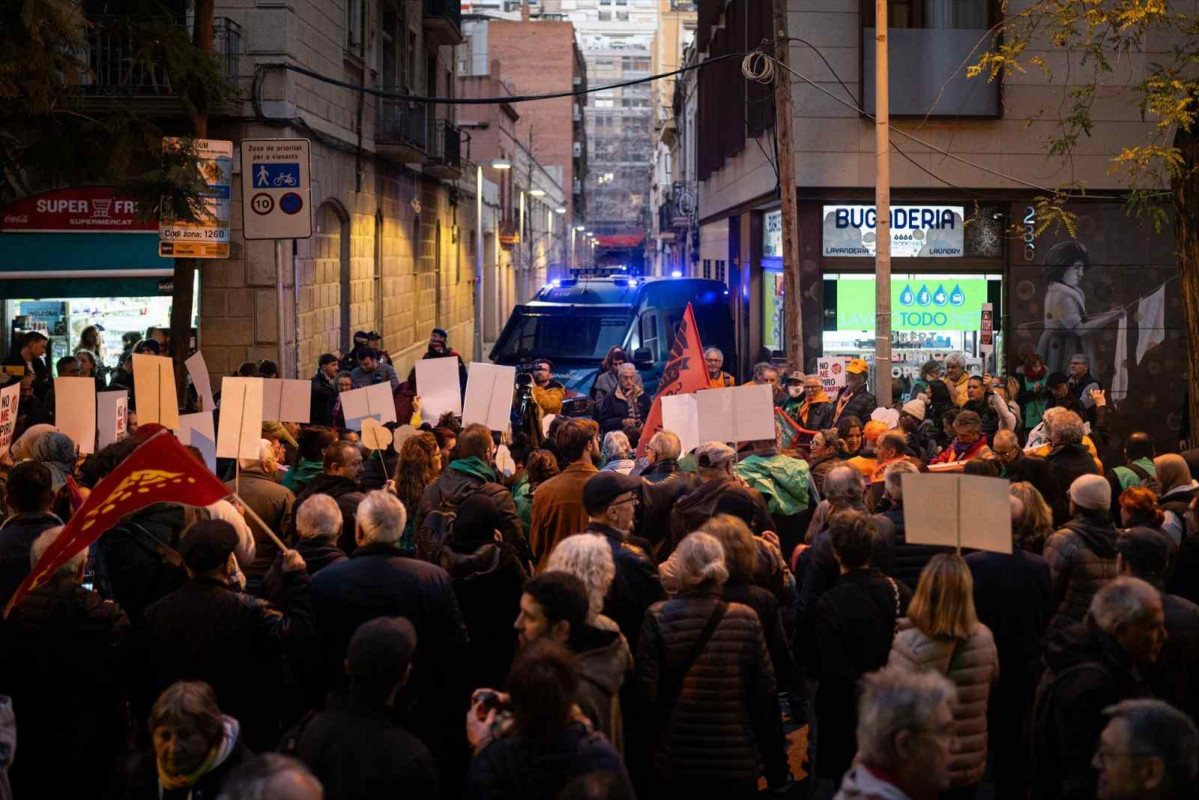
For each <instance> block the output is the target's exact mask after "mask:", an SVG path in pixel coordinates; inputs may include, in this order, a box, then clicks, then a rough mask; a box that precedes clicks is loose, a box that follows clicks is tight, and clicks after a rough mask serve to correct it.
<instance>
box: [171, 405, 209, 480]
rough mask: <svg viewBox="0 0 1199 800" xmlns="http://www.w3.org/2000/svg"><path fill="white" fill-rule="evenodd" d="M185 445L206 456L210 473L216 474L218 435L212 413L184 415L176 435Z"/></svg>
mask: <svg viewBox="0 0 1199 800" xmlns="http://www.w3.org/2000/svg"><path fill="white" fill-rule="evenodd" d="M176 436H178V438H179V441H180V442H182V443H183V444H185V445H187V444H189V445H191V446H192V447H195V448H196V449H197V450H199V451H200V455H202V456H204V463H205V464H207V465H208V470H209V471H210V472H216V434H215V433H213V429H212V413H211V412H208V411H201V412H200V413H199V414H184V415H183V416H181V417H180V418H179V432H178V433H177V434H176Z"/></svg>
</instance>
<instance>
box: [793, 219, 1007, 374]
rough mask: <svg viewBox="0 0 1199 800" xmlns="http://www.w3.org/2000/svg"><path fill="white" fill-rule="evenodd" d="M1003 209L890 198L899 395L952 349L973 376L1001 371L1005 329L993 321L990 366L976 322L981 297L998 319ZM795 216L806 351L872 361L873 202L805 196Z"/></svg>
mask: <svg viewBox="0 0 1199 800" xmlns="http://www.w3.org/2000/svg"><path fill="white" fill-rule="evenodd" d="M1007 211H1008V209H1007V208H1004V207H999V206H996V207H994V208H990V207H982V208H976V207H975V206H974V204H973V203H971V204H965V203H962V202H961V201H957V202H954V201H951V200H946V201H941V200H924V199H922V200H919V201H907V200H904V199H898V200H896V201H895V202H894V203H893V205H892V208H891V353H892V375H893V377H895V378H896V379H897V380H899V382H900V384H901V385H902V386H903V387H904V391H905V394H906V393H907V391H908V389H909V388H910V385H911V382H912V381H914V380H915V379H916V378H917V377H918V376H919V372H920V367H921V366H922V365H923V364H924V363H925V362H927V361H929V360H934V359H935V360H944V358H945V356H946V355H948V354H949V353H951V352H963V353H965V354H966V355H967V359H968V362H969V365H970V369H971V371H974V372H982V371H983V370H984V369H989V370H991V371H995V370H996V369H1002V368H1003V366H1004V365H1003V364H1002V358H1003V356H1002V353H1003V328H1002V325H1000V324H996V334H997V338H998V341H997V343H996V350H995V352H996V353H997V354H998V355H997V356H995V357H992V359H991V360H989V361H987V362H986V363H984V359H983V354H982V353H981V352H980V348H979V345H980V342H979V328H980V326H981V317H982V311H983V306H984V305H985V304H987V303H990V304H991V306H992V309H993V312H994V315H995V320H996V321H997V323H998V321H999V320H1002V319H1003V314H1004V307H1003V300H1004V275H1005V269H1004V267H1005V263H1004V257H1005V252H1004V230H1005V226H1006V225H1007ZM800 216H801V223H800V224H801V225H802V226H803V228H804V234H805V246H804V256H805V257H804V263H803V270H802V277H801V281H802V282H801V289H802V291H803V295H804V303H803V306H804V317H805V319H804V329H805V332H806V333H807V335H806V336H805V345H806V347H805V351H806V353H807V354H808V355H809V356H811V355H816V354H819V355H823V356H826V357H831V356H847V357H858V358H864V359H865V360H866V361H868V362H870V363H871V364H873V361H874V352H875V280H874V272H875V263H874V257H875V252H876V247H877V219H876V215H875V209H874V206H873V205H867V204H863V203H861V202H860V201H857V202H855V201H837V200H833V199H830V200H821V201H809V202H806V203H804V204H802V206H801V212H800ZM967 220H969V224H967ZM817 315H818V317H817ZM815 331H819V334H818V335H817V334H816V333H815ZM814 350H816V351H819V352H818V353H813V351H814ZM995 358H998V359H999V363H998V364H996V362H995Z"/></svg>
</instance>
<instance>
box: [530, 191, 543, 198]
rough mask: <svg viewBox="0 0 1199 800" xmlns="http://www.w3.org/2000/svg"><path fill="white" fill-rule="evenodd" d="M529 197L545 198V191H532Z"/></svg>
mask: <svg viewBox="0 0 1199 800" xmlns="http://www.w3.org/2000/svg"><path fill="white" fill-rule="evenodd" d="M529 197H545V191H544V190H543V189H530V190H529Z"/></svg>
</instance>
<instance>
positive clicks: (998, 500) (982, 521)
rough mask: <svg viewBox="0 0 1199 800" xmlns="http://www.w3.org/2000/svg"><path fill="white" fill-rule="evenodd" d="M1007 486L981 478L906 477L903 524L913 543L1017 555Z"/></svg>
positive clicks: (944, 476)
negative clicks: (1013, 539) (1015, 553)
mask: <svg viewBox="0 0 1199 800" xmlns="http://www.w3.org/2000/svg"><path fill="white" fill-rule="evenodd" d="M1010 497H1011V496H1010V490H1009V483H1008V481H1006V480H1004V479H1002V478H987V477H984V476H982V475H923V474H911V473H905V474H904V475H903V524H904V530H905V535H906V537H907V541H908V543H910V544H933V545H943V546H946V547H957V548H962V547H969V548H974V549H976V550H989V551H990V552H992V553H1011V552H1012V505H1011V499H1010Z"/></svg>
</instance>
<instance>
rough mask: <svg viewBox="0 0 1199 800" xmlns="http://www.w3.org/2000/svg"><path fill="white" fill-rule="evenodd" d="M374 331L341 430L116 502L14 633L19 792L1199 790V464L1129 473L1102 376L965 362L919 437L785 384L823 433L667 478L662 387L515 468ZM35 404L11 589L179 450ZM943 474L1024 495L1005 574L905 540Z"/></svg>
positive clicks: (360, 356) (21, 442) (684, 468)
mask: <svg viewBox="0 0 1199 800" xmlns="http://www.w3.org/2000/svg"><path fill="white" fill-rule="evenodd" d="M361 338H362V341H360V342H356V347H355V351H354V352H353V353H352V354H350V355H349V356H348V357H347V359H348V360H349V362H350V363H346V362H344V361H341V360H339V359H338V358H337V357H336V356H332V355H330V356H322V357H321V359H320V360H319V362H318V364H317V365H316V366H317V373H316V375H314V377H313V389H312V392H313V410H314V414H313V423H312V424H308V425H303V426H300V425H293V424H291V423H286V424H281V423H278V422H267V423H265V424H264V426H263V431H262V438H261V441H260V442H259V447H258V451H257V454H256V457H255V458H251V459H242V460H241V461H239V462H238V463H237V464H236V469H233V467H234V465H233V464H232V462H230V463H229V464H226V463H224V462H223V461H222V462H220V463H218V473H219V476H220V477H221V478H222V479H223V480H227V481H229V483H228V486H229V489H230V498H229V499H227V500H222V501H220V502H219V503H216V504H214V505H211V506H208V507H205V508H190V507H185V506H180V505H172V504H166V503H158V504H155V505H151V506H149V507H147V508H145V509H143V510H141V511H138V512H136V513H133V514H131V515H129V516H127V517H126V518H124V519H122V520H121V522H120V523H119V524H118V525H117V526H115V527H113V528H112V529H111V530H108V531H106V532H105V533H104V534H103V535H102V536H101V537H100V538H99V540H98V541H97V542H96V543H95V544H94V545H93V546H92V547H91V548H90V549H89V550H86V551H83V552H81V553H79V554H78V555H77V556H76V557H75V558H73V559H71V560H70V561H69V562H68V563H67V564H66V565H64V566H63V567H62V568H61V569H60V570H59V571H58V572H57V574H55V575H54V576H53V578H52V580H50V581H48V582H46V583H44V584H42V585H39V586H37V587H36V588H35V589H33V591H32V592H31V593H30V594H28V596H26V597H25V598H24V599H23V600H22V601H21V602H20V603H19V604H18V605H17V606H16V607H15V609H14V610H13V612H12V614H11V615H10V616H9V617H8V618H7V619H6V620H4V622H3V623H2V625H0V637H2V640H0V694H2V695H5V696H7V698H11V699H10V700H4V701H3V702H0V768H3V769H0V798H5V800H7V798H9V797H16V798H18V800H21V798H24V797H35V796H49V795H53V796H64V797H66V796H85V795H86V796H99V797H111V798H122V799H124V798H128V799H129V800H140V799H141V798H145V799H146V800H153V798H165V800H176V799H180V800H181V799H182V798H190V800H202V798H217V797H228V798H243V797H244V798H250V797H284V798H319V797H322V796H323V797H327V798H358V797H385V796H397V795H399V796H404V797H412V798H457V797H470V798H528V799H530V800H536V799H537V798H546V800H552V799H554V798H613V799H616V798H631V797H635V796H640V797H654V798H658V797H662V798H665V797H685V796H694V797H719V798H739V797H749V796H751V795H753V794H755V793H757V792H759V791H763V790H764V791H766V792H769V793H774V794H778V795H780V796H796V797H799V796H803V797H812V798H818V797H819V798H829V797H834V796H835V797H838V798H845V799H846V800H851V799H852V800H856V799H857V798H878V799H880V800H900V798H913V799H914V800H917V799H919V798H934V797H944V798H971V797H975V796H977V795H978V794H979V792H980V789H981V787H983V786H984V785H986V786H987V787H988V788H987V790H986V791H988V792H993V793H994V796H995V797H999V798H1021V799H1025V798H1066V799H1067V800H1073V799H1075V798H1093V797H1102V798H1117V797H1141V796H1143V797H1149V798H1184V797H1194V796H1196V791H1197V789H1199V787H1197V785H1196V773H1197V771H1199V741H1197V734H1196V729H1195V725H1194V722H1193V720H1194V718H1195V715H1196V711H1197V710H1199V674H1197V672H1196V669H1197V665H1199V606H1197V605H1195V602H1194V601H1195V600H1197V599H1199V510H1197V509H1199V482H1197V481H1196V480H1195V479H1194V477H1193V474H1192V469H1191V467H1190V466H1188V465H1189V464H1196V466H1199V459H1196V458H1194V457H1192V456H1193V455H1194V454H1192V453H1182V454H1179V453H1160V454H1159V453H1157V452H1156V451H1155V450H1154V446H1153V443H1152V442H1151V441H1150V439H1149V438H1148V437H1147V436H1145V435H1144V434H1140V433H1134V434H1132V435H1130V436H1128V437H1126V438H1125V439H1124V441H1123V442H1122V443H1121V451H1120V454H1119V457H1116V458H1115V459H1114V460H1113V457H1112V456H1110V455H1109V451H1110V450H1111V448H1112V446H1113V443H1112V442H1111V441H1110V434H1109V433H1108V431H1107V428H1106V418H1105V417H1106V397H1105V395H1104V393H1103V391H1102V388H1101V387H1100V386H1098V384H1097V382H1096V381H1095V380H1094V379H1093V378H1092V377H1091V376H1090V374H1089V371H1088V370H1087V369H1086V363H1085V359H1084V358H1082V357H1081V356H1079V357H1076V359H1075V362H1072V364H1071V375H1070V376H1068V377H1067V376H1057V375H1045V374H1044V368H1043V366H1042V365H1040V364H1039V361H1038V360H1037V359H1036V358H1035V357H1033V358H1032V359H1030V360H1029V362H1028V363H1027V364H1025V365H1024V366H1023V369H1022V371H1021V372H1020V373H1019V375H1018V376H1016V377H1013V378H1012V379H1010V380H1008V379H999V378H990V377H987V376H982V377H979V376H970V375H968V374H966V369H965V366H966V365H965V361H964V359H963V358H961V357H960V356H957V355H951V356H950V357H949V358H948V359H946V361H945V362H944V363H943V364H941V363H940V362H934V363H931V364H930V365H929V366H928V367H926V369H925V370H924V371H923V372H922V375H921V380H920V381H919V382H918V383H917V385H916V386H915V387H914V389H913V395H912V396H911V397H910V398H909V399H907V401H906V402H903V401H900V402H898V407H897V408H896V409H895V410H896V411H898V412H899V414H898V418H897V423H896V424H895V425H894V427H891V424H890V423H888V422H886V421H882V420H881V419H879V418H878V417H880V416H883V417H885V416H887V415H879V414H876V413H875V411H876V408H877V406H878V404H877V403H876V401H875V398H874V397H873V395H871V394H870V393H869V391H868V389H867V375H868V367H867V365H866V364H865V363H864V362H854V363H851V364H850V365H849V367H848V370H847V373H848V374H847V381H846V387H845V388H844V389H842V390H841V391H839V392H838V393H837V394H836V395H835V396H833V397H829V396H828V395H827V394H826V393H825V391H824V389H823V388H822V386H821V384H820V382H819V381H818V380H813V379H812V376H804V375H802V374H798V373H797V374H791V375H786V376H784V375H782V374H781V373H780V371H779V370H778V369H777V368H775V367H773V366H771V365H769V364H760V365H758V367H757V368H755V370H754V374H753V380H754V381H755V382H757V383H763V384H770V385H772V386H773V387H774V391H775V397H776V405H777V406H778V408H779V410H780V412H782V413H784V414H786V415H787V416H788V418H790V419H793V420H796V421H798V422H799V424H800V425H801V426H805V428H806V429H808V430H814V431H816V433H815V435H810V434H809V435H807V436H806V437H804V438H803V439H802V440H800V441H798V442H789V446H787V447H784V446H783V442H782V438H781V433H780V436H776V438H775V439H774V440H766V441H757V442H746V443H741V445H740V447H739V448H734V447H731V446H729V445H728V444H725V443H720V442H705V443H702V444H700V445H699V446H698V447H697V448H695V449H694V450H692V451H691V452H683V451H682V447H681V444H680V440H679V437H678V436H677V435H676V434H675V433H673V432H671V431H668V430H659V431H657V432H653V433H652V434H649V433H647V436H646V438H647V441H645V442H644V443H643V444H644V445H645V446H644V448H643V450H644V454H643V455H641V456H640V457H638V456H637V455H636V453H637V449H636V448H637V445H638V444H639V442H638V439H639V437H640V435H641V433H642V430H643V427H644V420H645V419H646V417H647V416H648V403H649V400H648V398H647V396H646V393H645V391H644V390H643V389H642V388H641V386H640V383H639V381H638V380H636V379H635V370H631V369H626V367H628V366H629V365H627V364H624V363H623V354H620V353H610V354H609V356H610V357H609V359H607V360H606V361H608V362H610V363H607V364H606V368H605V371H604V372H603V373H602V374H601V375H600V378H602V379H603V380H602V381H597V385H596V392H595V398H594V399H595V400H596V405H595V407H596V408H597V409H598V411H597V413H596V417H597V419H596V420H595V421H593V420H591V419H583V418H568V417H564V416H560V417H558V418H557V419H555V420H554V422H553V424H552V425H551V426H549V429H548V431H547V432H546V434H547V435H546V438H545V439H544V440H543V441H539V442H538V443H537V444H538V446H534V443H533V441H532V440H531V437H528V436H526V435H524V434H523V433H518V435H517V436H515V437H511V438H510V439H506V440H504V444H505V445H506V447H507V450H508V457H510V459H511V462H512V465H513V466H514V467H515V469H506V470H501V469H497V466H496V464H497V453H498V450H499V445H500V442H501V437H500V436H499V435H498V434H495V433H493V432H492V431H491V430H488V429H487V428H486V427H484V426H481V425H467V426H465V427H461V426H460V423H459V422H458V421H457V420H455V419H454V418H452V417H446V418H442V419H440V420H436V421H431V420H422V419H421V418H420V397H419V393H418V392H417V390H416V386H415V372H413V373H412V374H410V375H409V376H408V380H407V381H404V382H401V381H399V378H398V376H397V375H396V372H395V370H394V369H393V368H392V367H391V366H390V364H389V363H388V360H387V359H385V354H383V353H381V352H380V351H379V350H378V349H377V347H372V344H371V342H370V340H369V335H366V334H364V335H363V336H362V337H361ZM35 350H36V347H34V348H32V349H29V350H28V353H26V354H25V355H28V356H29V358H30V359H36V358H37V357H38V356H37V355H36V354H35V352H34V351H35ZM426 356H427V357H435V358H436V357H456V356H457V354H456V353H455V352H454V351H453V350H452V349H450V348H449V347H448V344H447V342H446V337H445V334H444V332H442V331H435V332H434V335H433V337H432V338H431V341H430V347H429V352H428V353H427V354H426ZM615 356H619V359H618V358H616V357H615ZM22 357H23V358H24V357H25V356H22ZM1080 359H1081V361H1080ZM617 362H619V363H617ZM705 362H706V366H707V369H708V371H709V377H710V381H711V385H712V386H713V387H719V386H728V385H732V382H733V379H732V378H731V377H730V376H729V375H728V374H727V373H724V372H723V371H722V367H723V355H722V354H721V353H720V352H719V351H715V350H710V351H708V352H707V353H706V354H705ZM546 363H548V362H546ZM250 366H252V367H254V369H255V370H256V371H257V372H256V374H262V370H261V366H262V365H250ZM347 366H349V367H352V369H349V370H347V369H346V367H347ZM550 366H551V368H552V365H550ZM384 367H386V368H384ZM29 371H30V373H31V374H33V375H34V379H36V375H37V370H36V368H34V367H30V370H29ZM1059 378H1064V379H1063V380H1061V381H1059V380H1058V379H1059ZM98 380H99V378H98ZM343 381H344V382H345V383H346V384H347V385H348V386H349V387H359V386H364V385H370V384H372V383H381V382H383V381H389V382H390V383H391V384H392V385H393V390H394V391H395V397H396V401H397V408H399V404H400V403H401V401H402V402H403V403H405V404H406V405H405V406H404V411H405V412H406V414H405V417H404V418H403V419H402V420H401V421H402V422H405V423H408V422H410V423H413V424H415V425H416V426H417V427H418V429H419V430H418V432H417V433H416V434H415V435H413V436H411V437H409V438H408V439H406V440H405V441H404V442H403V444H402V445H401V446H400V447H399V451H398V452H392V453H389V454H387V455H386V457H384V455H383V454H382V452H381V451H366V450H364V448H363V447H362V444H361V443H360V442H359V441H358V439H357V436H356V434H355V433H354V432H353V431H347V430H344V429H343V427H342V426H343V425H344V421H343V420H342V418H341V417H340V416H339V415H340V407H339V405H338V402H337V396H338V394H339V392H340V391H343V390H344V389H343V387H342V386H340V385H339V384H341V383H342V382H343ZM549 383H551V381H548V380H545V376H540V377H537V376H535V377H534V383H533V387H534V390H535V395H536V396H538V397H540V398H541V399H539V400H537V401H536V402H538V403H540V402H543V401H545V398H546V397H550V401H549V402H553V397H551V395H553V394H554V393H555V392H556V389H555V387H553V386H549V385H548V384H549ZM536 390H540V392H539V393H536ZM318 399H321V400H322V404H321V405H320V408H321V409H323V410H322V411H320V412H319V413H317V408H318V403H317V400H318ZM559 400H560V398H559ZM32 406H33V404H31V408H29V409H28V410H27V412H26V414H24V415H22V418H21V420H20V422H19V426H20V427H19V429H18V431H17V434H18V436H17V438H16V440H15V441H14V444H13V447H12V452H11V454H10V455H9V456H7V457H6V458H5V459H4V463H3V477H4V492H3V503H4V506H5V508H4V511H5V519H4V522H3V524H2V525H0V602H7V600H8V599H9V598H10V597H11V596H12V595H13V592H14V591H15V590H16V589H17V587H18V585H19V584H20V583H21V582H22V580H23V579H24V578H25V576H27V575H28V574H29V573H30V571H31V569H32V567H33V565H34V564H36V563H37V561H38V560H39V558H40V557H41V556H42V554H44V553H45V552H46V551H47V548H49V547H50V546H51V545H52V544H53V543H54V541H55V540H56V538H57V537H58V536H59V535H60V534H61V532H62V530H63V525H64V524H65V523H66V522H67V521H68V520H69V519H70V517H71V514H72V508H73V507H75V506H74V505H73V503H72V494H73V493H75V492H78V493H80V494H82V495H84V496H86V494H87V492H88V491H89V490H90V489H91V488H92V487H95V486H96V485H97V483H98V482H99V481H101V480H103V479H104V478H105V477H106V476H107V475H109V474H111V473H112V472H113V471H114V470H116V469H117V468H118V467H119V466H120V464H121V463H122V462H123V460H124V459H125V458H127V457H128V456H129V455H130V454H131V453H132V452H133V451H134V450H135V449H136V448H137V447H138V446H139V445H141V444H142V443H144V442H145V441H147V440H148V439H149V438H150V437H152V436H154V435H156V434H158V433H159V432H160V431H161V428H159V427H158V426H156V425H142V426H137V425H136V423H134V424H132V425H131V426H130V432H129V435H128V436H127V438H125V439H123V440H121V441H119V442H117V443H115V444H112V445H109V446H107V447H105V448H103V449H102V450H101V451H100V452H98V453H96V454H94V455H91V456H87V457H86V458H83V457H78V456H76V447H75V444H74V443H73V442H71V441H70V439H69V437H67V436H66V435H64V434H62V433H59V432H57V431H56V430H54V428H53V427H52V426H51V425H49V424H46V423H43V422H40V421H39V418H38V417H37V416H36V415H35V416H29V415H32V414H34V412H35V411H36V410H37V409H36V407H32ZM892 419H894V416H892ZM434 423H435V424H434ZM808 426H810V427H808ZM1101 454H1102V456H1101ZM196 455H197V459H198V460H200V461H202V458H201V457H200V456H199V454H198V452H197V453H196ZM930 466H931V467H933V468H934V471H935V470H936V469H945V468H950V469H952V468H960V469H961V470H963V471H965V472H968V473H971V474H976V475H983V476H988V477H992V478H1003V479H1006V480H1008V481H1010V484H1011V486H1010V496H1011V500H1010V504H1011V520H1012V552H1011V553H1010V554H1008V553H993V552H983V551H978V552H959V551H958V550H956V549H954V548H947V547H936V546H931V545H926V544H919V543H916V542H911V541H909V539H910V538H916V539H917V540H919V539H920V538H921V537H919V536H914V537H913V534H914V533H915V532H913V531H910V530H908V529H907V527H906V525H905V514H904V492H903V486H904V481H903V476H904V475H910V474H916V473H921V472H926V471H928V470H929V468H930ZM76 487H78V488H76ZM234 493H236V496H234ZM246 509H248V510H249V511H250V512H252V513H248V512H247V511H246ZM263 528H269V529H270V533H269V534H268V533H267V531H266V530H264V529H263ZM271 534H273V536H272V535H271ZM275 537H278V538H279V539H280V540H281V541H282V542H283V544H284V547H283V548H280V547H279V546H277V545H276V544H275V541H274V539H275ZM64 761H65V763H66V764H68V765H69V768H68V769H65V770H63V771H62V772H59V771H58V770H57V767H58V766H62V765H64ZM9 782H11V787H10V786H9Z"/></svg>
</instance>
